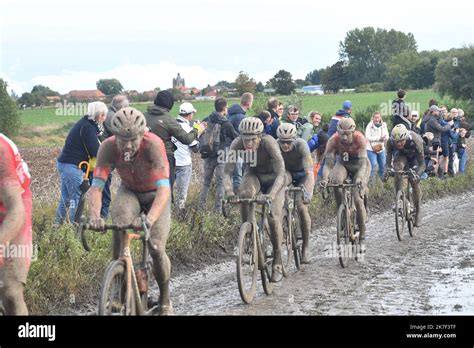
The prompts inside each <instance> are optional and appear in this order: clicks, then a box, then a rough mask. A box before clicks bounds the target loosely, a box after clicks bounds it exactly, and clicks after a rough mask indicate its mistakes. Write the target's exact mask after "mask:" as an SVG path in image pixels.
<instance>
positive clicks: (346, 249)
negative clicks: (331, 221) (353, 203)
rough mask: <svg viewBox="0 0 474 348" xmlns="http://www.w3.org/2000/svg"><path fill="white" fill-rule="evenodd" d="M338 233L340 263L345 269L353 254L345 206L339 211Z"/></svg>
mask: <svg viewBox="0 0 474 348" xmlns="http://www.w3.org/2000/svg"><path fill="white" fill-rule="evenodd" d="M336 233H337V249H338V253H339V263H340V264H341V266H342V267H343V268H345V267H347V265H348V263H349V256H350V254H351V253H352V243H351V241H350V240H349V226H348V219H347V215H346V207H345V206H344V204H341V205H340V206H339V208H338V210H337V221H336Z"/></svg>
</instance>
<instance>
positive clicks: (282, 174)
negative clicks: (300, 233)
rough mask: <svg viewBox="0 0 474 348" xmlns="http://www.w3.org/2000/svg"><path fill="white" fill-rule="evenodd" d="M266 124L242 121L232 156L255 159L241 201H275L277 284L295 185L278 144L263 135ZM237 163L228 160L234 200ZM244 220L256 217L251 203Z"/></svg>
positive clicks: (272, 222) (273, 233)
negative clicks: (288, 190)
mask: <svg viewBox="0 0 474 348" xmlns="http://www.w3.org/2000/svg"><path fill="white" fill-rule="evenodd" d="M263 129H264V126H263V123H262V121H261V120H260V119H258V118H256V117H247V118H245V119H243V120H242V122H240V125H239V132H240V136H238V137H237V138H236V139H234V141H233V142H232V144H231V146H230V151H229V153H230V154H232V153H240V152H241V151H245V152H246V156H245V157H250V158H252V160H251V161H249V160H248V159H244V162H247V163H248V162H250V163H248V164H247V165H246V166H245V167H246V169H245V172H244V176H243V178H242V183H241V184H240V187H239V190H238V194H239V196H240V198H247V199H248V198H254V197H255V196H257V195H258V194H260V198H263V199H265V198H269V199H271V200H272V206H271V212H270V215H269V224H270V229H271V240H272V244H273V250H274V254H273V266H272V268H273V272H272V279H271V281H273V282H277V281H279V280H281V278H282V265H281V244H282V240H283V226H282V217H283V215H282V214H283V206H284V204H285V187H286V186H287V185H289V184H290V183H291V177H290V174H289V173H288V172H287V171H286V170H285V162H284V161H283V157H282V155H281V151H280V148H279V146H278V142H277V141H276V140H275V139H274V138H273V137H272V136H271V135H267V134H264V133H263ZM234 167H235V161H233V162H230V161H227V162H226V164H225V169H224V189H225V193H226V197H228V198H229V199H230V200H232V199H234V198H236V196H234V193H233V189H232V181H231V175H232V173H233V170H234ZM241 216H242V221H249V222H251V220H252V219H253V218H254V216H255V213H254V211H251V208H250V207H249V205H248V204H243V205H242V206H241Z"/></svg>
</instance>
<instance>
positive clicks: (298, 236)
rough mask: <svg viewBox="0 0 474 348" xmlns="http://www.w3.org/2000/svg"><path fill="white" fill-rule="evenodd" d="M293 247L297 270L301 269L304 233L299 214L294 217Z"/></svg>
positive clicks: (296, 213)
mask: <svg viewBox="0 0 474 348" xmlns="http://www.w3.org/2000/svg"><path fill="white" fill-rule="evenodd" d="M292 231H293V233H292V236H291V237H292V241H291V243H292V247H293V256H294V258H295V266H296V269H298V270H299V269H301V259H302V258H303V255H302V253H303V251H302V249H303V231H302V230H301V223H300V217H299V215H298V212H295V214H294V215H293V228H292Z"/></svg>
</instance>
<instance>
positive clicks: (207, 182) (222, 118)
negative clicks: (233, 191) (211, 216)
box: [200, 98, 239, 212]
mask: <svg viewBox="0 0 474 348" xmlns="http://www.w3.org/2000/svg"><path fill="white" fill-rule="evenodd" d="M214 107H215V110H216V111H215V112H213V113H212V114H211V115H209V117H207V119H206V122H207V128H208V131H212V130H213V129H214V127H216V126H217V125H219V126H220V133H219V152H220V153H217V154H215V156H211V157H207V158H204V182H203V187H202V191H201V196H200V206H201V208H203V209H204V208H205V207H207V196H208V195H209V189H210V187H211V182H212V178H213V176H214V173H215V176H216V201H215V204H214V208H215V210H216V211H217V212H220V211H221V209H222V200H223V199H224V182H223V180H224V165H225V158H224V159H222V156H219V155H220V154H222V153H223V151H225V150H226V149H227V148H229V147H230V144H231V143H232V141H233V140H234V139H235V138H237V137H238V136H239V134H238V133H237V132H236V131H235V129H234V127H233V126H232V124H231V123H230V122H229V120H228V119H227V118H226V115H227V101H226V100H225V99H224V98H217V99H216V101H215V102H214ZM201 145H204V144H201Z"/></svg>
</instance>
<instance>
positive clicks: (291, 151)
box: [277, 123, 314, 263]
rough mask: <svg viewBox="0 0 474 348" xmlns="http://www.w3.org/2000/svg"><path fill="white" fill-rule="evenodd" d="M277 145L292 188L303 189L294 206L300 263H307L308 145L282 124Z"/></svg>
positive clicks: (310, 173)
mask: <svg viewBox="0 0 474 348" xmlns="http://www.w3.org/2000/svg"><path fill="white" fill-rule="evenodd" d="M277 136H278V144H279V145H280V149H281V153H282V155H283V160H284V161H285V168H286V170H287V171H288V172H289V173H290V174H291V179H292V183H293V185H294V186H301V187H302V188H303V189H304V193H303V199H302V197H301V195H297V196H296V202H295V203H296V206H297V208H298V214H299V217H300V220H301V222H302V224H301V231H302V232H303V257H302V260H301V262H302V263H309V259H310V256H309V233H310V231H311V217H310V215H309V211H308V204H309V203H310V201H311V198H312V196H313V189H314V173H313V159H312V157H311V152H309V147H308V143H307V142H306V141H305V140H303V139H301V138H297V130H296V127H295V125H294V124H291V123H283V124H281V125H280V126H279V127H278V129H277Z"/></svg>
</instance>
